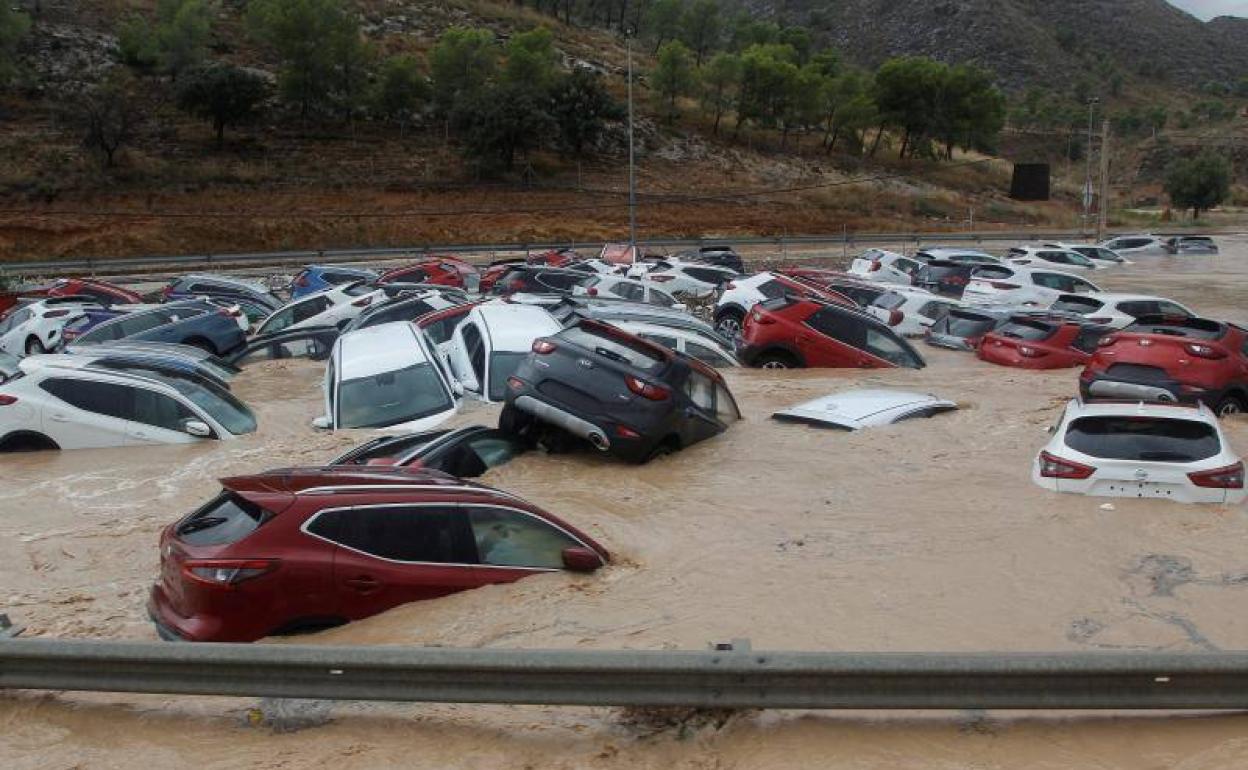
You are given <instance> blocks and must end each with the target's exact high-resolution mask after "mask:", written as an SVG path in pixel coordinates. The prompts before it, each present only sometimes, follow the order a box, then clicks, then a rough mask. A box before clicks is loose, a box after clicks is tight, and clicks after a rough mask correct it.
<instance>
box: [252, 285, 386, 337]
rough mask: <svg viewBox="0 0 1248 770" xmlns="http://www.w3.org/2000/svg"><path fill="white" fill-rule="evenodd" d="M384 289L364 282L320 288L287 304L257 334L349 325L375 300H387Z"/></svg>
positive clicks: (267, 320)
mask: <svg viewBox="0 0 1248 770" xmlns="http://www.w3.org/2000/svg"><path fill="white" fill-rule="evenodd" d="M385 298H386V293H385V291H383V290H382V289H374V288H372V287H371V286H370V285H369V284H367V283H365V282H363V281H355V282H353V283H347V284H343V285H341V286H335V287H333V288H332V289H326V290H324V291H318V292H317V293H315V294H309V295H307V296H306V297H300V298H299V299H297V300H295V301H294V302H290V303H287V304H286V305H283V306H282V307H281V308H280V309H278V310H277V311H275V312H274V313H273V314H272V315H270V316H269V317H268V318H266V319H264V320H263V321H261V322H260V325H259V326H257V327H256V336H257V337H259V336H261V335H264V334H272V333H274V332H280V331H283V330H285V329H301V328H303V327H306V326H337V327H339V328H341V327H343V326H346V325H347V324H348V323H350V322H351V321H352V320H353V319H354V318H355V317H356V316H358V315H359V314H360V313H363V312H364V310H365V309H366V308H368V306H369V305H371V304H373V303H374V302H381V301H383V300H385Z"/></svg>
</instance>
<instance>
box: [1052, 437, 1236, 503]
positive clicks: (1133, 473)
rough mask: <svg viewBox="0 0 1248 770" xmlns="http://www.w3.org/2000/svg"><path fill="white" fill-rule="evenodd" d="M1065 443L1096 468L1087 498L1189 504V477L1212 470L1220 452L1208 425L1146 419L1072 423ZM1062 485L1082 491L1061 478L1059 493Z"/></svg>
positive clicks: (1190, 492)
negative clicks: (1123, 498) (1210, 462)
mask: <svg viewBox="0 0 1248 770" xmlns="http://www.w3.org/2000/svg"><path fill="white" fill-rule="evenodd" d="M1064 440H1065V443H1066V446H1068V447H1070V448H1071V449H1074V450H1075V451H1076V452H1079V453H1081V454H1083V455H1085V456H1087V457H1088V458H1090V459H1091V461H1090V464H1091V465H1092V466H1094V467H1095V468H1096V471H1095V473H1094V475H1093V476H1092V477H1091V487H1090V489H1089V490H1087V491H1088V493H1089V494H1093V495H1102V496H1109V497H1147V498H1162V499H1177V500H1184V501H1186V500H1191V499H1192V481H1191V479H1190V478H1189V477H1188V474H1189V473H1191V472H1193V471H1200V470H1208V467H1207V466H1208V465H1209V463H1208V462H1207V461H1208V460H1210V459H1212V458H1215V457H1217V456H1218V455H1219V454H1220V453H1221V451H1222V445H1221V440H1220V439H1219V437H1218V434H1217V432H1216V431H1215V430H1214V429H1213V427H1212V426H1210V425H1207V424H1205V423H1202V422H1197V421H1192V420H1176V419H1167V418H1157V417H1143V416H1140V417H1124V416H1105V417H1083V418H1080V419H1077V420H1074V421H1073V422H1072V423H1071V424H1070V426H1069V427H1068V428H1067V430H1066V436H1065V439H1064ZM1063 483H1065V484H1066V485H1068V486H1071V487H1075V486H1078V484H1077V483H1073V482H1069V481H1066V480H1063V479H1059V481H1058V488H1059V490H1060V489H1061V488H1062V486H1063ZM1209 491H1210V492H1213V493H1214V496H1215V497H1224V496H1225V491H1224V490H1223V491H1221V492H1220V493H1219V492H1218V491H1217V490H1212V489H1211V490H1209Z"/></svg>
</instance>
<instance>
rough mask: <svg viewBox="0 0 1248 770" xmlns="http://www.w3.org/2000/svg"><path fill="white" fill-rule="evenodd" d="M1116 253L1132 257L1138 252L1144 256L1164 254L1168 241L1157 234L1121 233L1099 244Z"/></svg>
mask: <svg viewBox="0 0 1248 770" xmlns="http://www.w3.org/2000/svg"><path fill="white" fill-rule="evenodd" d="M1097 245H1099V246H1101V247H1102V248H1106V249H1109V250H1110V251H1112V252H1115V253H1116V254H1120V255H1122V256H1124V257H1130V256H1133V255H1137V254H1142V255H1144V256H1162V255H1163V254H1165V253H1166V242H1165V241H1163V240H1162V239H1161V238H1158V237H1157V236H1155V235H1148V234H1143V235H1120V236H1118V237H1117V238H1110V239H1109V240H1108V241H1104V242H1102V243H1100V244H1097Z"/></svg>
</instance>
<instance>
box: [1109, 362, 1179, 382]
mask: <svg viewBox="0 0 1248 770" xmlns="http://www.w3.org/2000/svg"><path fill="white" fill-rule="evenodd" d="M1105 374H1107V375H1109V376H1110V377H1113V378H1115V379H1121V380H1124V381H1126V382H1169V381H1170V380H1171V379H1172V378H1171V377H1170V375H1169V374H1166V370H1165V369H1162V368H1160V367H1156V366H1141V365H1139V364H1114V365H1113V366H1111V367H1109V369H1107V370H1106V371H1105Z"/></svg>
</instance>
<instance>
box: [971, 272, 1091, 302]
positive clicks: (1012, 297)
mask: <svg viewBox="0 0 1248 770" xmlns="http://www.w3.org/2000/svg"><path fill="white" fill-rule="evenodd" d="M1100 291H1101V288H1100V287H1099V286H1097V285H1096V284H1094V283H1092V282H1091V281H1089V280H1086V279H1084V278H1080V277H1079V276H1077V275H1073V274H1071V273H1063V272H1061V271H1058V270H1046V269H1044V268H1032V267H1023V266H1021V265H984V266H983V267H979V268H976V269H975V272H973V273H971V280H970V283H968V284H967V285H966V291H965V292H963V294H962V301H963V302H964V303H967V304H971V305H1027V306H1031V307H1046V308H1047V307H1048V306H1049V305H1052V304H1053V303H1054V302H1055V301H1056V300H1057V298H1058V297H1060V296H1061V295H1063V294H1097V293H1100Z"/></svg>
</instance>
